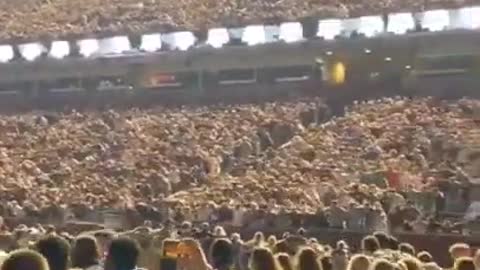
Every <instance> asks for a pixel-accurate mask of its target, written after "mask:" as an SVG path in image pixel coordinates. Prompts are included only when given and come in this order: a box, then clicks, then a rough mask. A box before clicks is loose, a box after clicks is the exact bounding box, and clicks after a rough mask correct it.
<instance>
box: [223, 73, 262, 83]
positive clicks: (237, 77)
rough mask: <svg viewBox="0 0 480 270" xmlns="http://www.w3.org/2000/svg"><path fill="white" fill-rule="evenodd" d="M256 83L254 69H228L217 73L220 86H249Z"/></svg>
mask: <svg viewBox="0 0 480 270" xmlns="http://www.w3.org/2000/svg"><path fill="white" fill-rule="evenodd" d="M256 81H257V75H256V72H255V69H229V70H222V71H220V72H219V73H218V83H219V84H220V85H234V84H251V83H255V82H256Z"/></svg>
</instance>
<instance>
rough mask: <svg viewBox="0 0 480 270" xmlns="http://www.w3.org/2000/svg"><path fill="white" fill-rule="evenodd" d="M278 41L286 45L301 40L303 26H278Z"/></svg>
mask: <svg viewBox="0 0 480 270" xmlns="http://www.w3.org/2000/svg"><path fill="white" fill-rule="evenodd" d="M279 38H280V40H283V41H285V42H287V43H290V42H297V41H300V40H302V39H303V26H302V24H301V23H299V22H285V23H282V24H280V34H279Z"/></svg>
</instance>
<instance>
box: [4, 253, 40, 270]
mask: <svg viewBox="0 0 480 270" xmlns="http://www.w3.org/2000/svg"><path fill="white" fill-rule="evenodd" d="M1 270H49V267H48V262H47V260H46V259H45V257H43V256H42V255H41V254H40V253H38V252H36V251H34V250H28V249H20V250H16V251H14V252H12V253H11V254H10V255H8V257H7V258H6V259H5V261H3V263H2V266H1Z"/></svg>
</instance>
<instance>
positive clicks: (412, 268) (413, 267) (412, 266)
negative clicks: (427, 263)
mask: <svg viewBox="0 0 480 270" xmlns="http://www.w3.org/2000/svg"><path fill="white" fill-rule="evenodd" d="M400 263H402V264H403V265H405V266H406V269H407V270H421V269H422V265H421V263H420V261H418V260H417V259H416V258H414V257H410V258H403V259H401V260H400Z"/></svg>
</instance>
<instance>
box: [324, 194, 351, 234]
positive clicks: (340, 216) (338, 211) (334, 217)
mask: <svg viewBox="0 0 480 270" xmlns="http://www.w3.org/2000/svg"><path fill="white" fill-rule="evenodd" d="M326 212H327V220H328V224H329V226H330V228H335V229H342V230H343V229H344V228H345V221H346V217H347V212H346V211H345V209H344V208H343V207H341V206H339V205H338V204H337V201H332V203H331V205H330V207H328V209H327V210H326Z"/></svg>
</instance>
